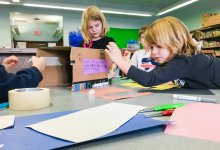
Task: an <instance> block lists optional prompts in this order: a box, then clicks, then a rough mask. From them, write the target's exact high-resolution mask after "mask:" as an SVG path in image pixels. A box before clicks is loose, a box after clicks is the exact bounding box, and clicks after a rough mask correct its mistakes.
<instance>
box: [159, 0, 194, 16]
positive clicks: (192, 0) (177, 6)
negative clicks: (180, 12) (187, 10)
mask: <svg viewBox="0 0 220 150" xmlns="http://www.w3.org/2000/svg"><path fill="white" fill-rule="evenodd" d="M196 1H198V0H190V1H187V2H182V3H178V4H177V5H176V6H174V7H172V8H169V9H166V10H164V11H161V12H159V13H158V14H157V16H160V15H163V14H165V13H168V12H170V11H173V10H175V9H178V8H181V7H184V6H186V5H189V4H191V3H194V2H196Z"/></svg>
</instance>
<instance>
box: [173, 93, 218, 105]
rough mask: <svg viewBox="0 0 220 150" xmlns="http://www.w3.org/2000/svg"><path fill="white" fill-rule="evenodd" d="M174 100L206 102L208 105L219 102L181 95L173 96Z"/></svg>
mask: <svg viewBox="0 0 220 150" xmlns="http://www.w3.org/2000/svg"><path fill="white" fill-rule="evenodd" d="M173 98H175V99H182V100H188V101H195V102H206V103H216V102H217V100H216V99H213V98H203V97H196V96H189V95H180V94H173Z"/></svg>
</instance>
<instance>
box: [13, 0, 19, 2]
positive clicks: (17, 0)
mask: <svg viewBox="0 0 220 150" xmlns="http://www.w3.org/2000/svg"><path fill="white" fill-rule="evenodd" d="M12 2H15V3H19V2H20V0H12Z"/></svg>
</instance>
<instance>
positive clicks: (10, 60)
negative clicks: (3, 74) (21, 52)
mask: <svg viewBox="0 0 220 150" xmlns="http://www.w3.org/2000/svg"><path fill="white" fill-rule="evenodd" d="M17 63H18V58H17V57H16V56H14V55H13V56H9V57H7V58H5V59H4V60H3V62H2V65H3V66H5V69H6V70H9V69H10V68H12V67H13V66H15V65H16V64H17Z"/></svg>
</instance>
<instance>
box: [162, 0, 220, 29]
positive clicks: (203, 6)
mask: <svg viewBox="0 0 220 150" xmlns="http://www.w3.org/2000/svg"><path fill="white" fill-rule="evenodd" d="M219 6H220V1H219V0H218V1H217V0H199V1H197V2H195V3H193V4H191V5H188V6H186V7H187V8H186V9H185V8H184V7H183V8H181V9H178V10H175V11H173V12H170V13H167V14H166V15H170V16H175V17H177V18H179V19H181V20H182V21H183V22H184V23H185V24H186V26H187V27H188V29H189V30H195V29H199V28H201V27H202V16H203V15H204V14H205V13H220V7H219ZM161 17H163V16H161Z"/></svg>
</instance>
